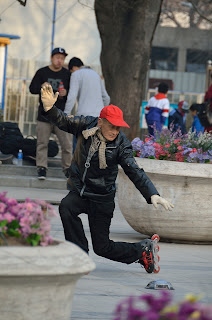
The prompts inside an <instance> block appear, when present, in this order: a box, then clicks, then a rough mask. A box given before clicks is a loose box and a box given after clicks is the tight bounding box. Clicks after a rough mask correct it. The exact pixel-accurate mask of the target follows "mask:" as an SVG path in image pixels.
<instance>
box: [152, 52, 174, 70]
mask: <svg viewBox="0 0 212 320" xmlns="http://www.w3.org/2000/svg"><path fill="white" fill-rule="evenodd" d="M177 54H178V49H175V48H165V47H152V51H151V69H156V70H171V71H176V70H177Z"/></svg>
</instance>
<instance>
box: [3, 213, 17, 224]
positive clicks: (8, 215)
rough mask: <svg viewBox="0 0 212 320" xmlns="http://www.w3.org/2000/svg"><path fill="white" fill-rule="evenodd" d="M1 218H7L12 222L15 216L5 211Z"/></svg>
mask: <svg viewBox="0 0 212 320" xmlns="http://www.w3.org/2000/svg"><path fill="white" fill-rule="evenodd" d="M3 218H4V219H3V220H7V221H8V223H10V222H12V221H13V220H15V217H14V216H13V215H12V214H10V213H9V212H6V213H5V214H4V215H3Z"/></svg>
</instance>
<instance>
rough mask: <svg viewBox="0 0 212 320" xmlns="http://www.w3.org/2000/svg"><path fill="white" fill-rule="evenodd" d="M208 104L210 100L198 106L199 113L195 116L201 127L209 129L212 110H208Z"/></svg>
mask: <svg viewBox="0 0 212 320" xmlns="http://www.w3.org/2000/svg"><path fill="white" fill-rule="evenodd" d="M210 104H211V101H210V100H207V101H206V102H203V103H201V104H199V111H198V112H197V116H198V118H199V121H200V123H201V125H202V126H203V127H209V126H211V125H212V122H211V117H212V110H210Z"/></svg>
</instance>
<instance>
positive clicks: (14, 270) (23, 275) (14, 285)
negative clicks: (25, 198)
mask: <svg viewBox="0 0 212 320" xmlns="http://www.w3.org/2000/svg"><path fill="white" fill-rule="evenodd" d="M94 268H95V264H94V263H93V261H92V260H91V259H90V258H89V256H88V255H87V254H86V253H85V252H84V251H83V250H81V249H80V248H79V247H78V246H76V245H74V244H72V243H70V242H67V241H64V242H62V241H61V242H60V241H58V242H57V244H56V245H51V246H47V247H40V246H39V247H26V246H23V247H21V246H20V247H18V246H17V247H15V246H11V247H10V246H9V247H0V283H1V285H0V301H1V303H0V318H1V319H5V320H6V319H7V320H14V319H15V320H41V319H43V320H44V319H45V320H53V319H55V320H56V319H60V320H70V316H71V304H72V297H73V294H74V289H75V285H76V282H77V280H78V279H79V278H80V277H81V276H83V275H85V274H86V273H87V272H89V271H92V270H93V269H94Z"/></svg>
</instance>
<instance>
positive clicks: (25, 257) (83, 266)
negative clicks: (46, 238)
mask: <svg viewBox="0 0 212 320" xmlns="http://www.w3.org/2000/svg"><path fill="white" fill-rule="evenodd" d="M54 240H55V242H56V244H55V245H48V246H45V247H42V246H35V247H31V246H0V276H13V275H14V276H32V275H38V276H51V275H77V274H83V273H86V272H90V271H92V270H94V269H95V264H94V262H93V261H92V260H91V258H90V257H89V256H88V255H87V253H86V252H84V251H83V250H82V249H81V248H79V247H78V246H77V245H75V244H74V243H71V242H68V241H61V240H58V239H54ZM77 256H78V257H79V259H76V257H77ZM82 261H83V263H82Z"/></svg>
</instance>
